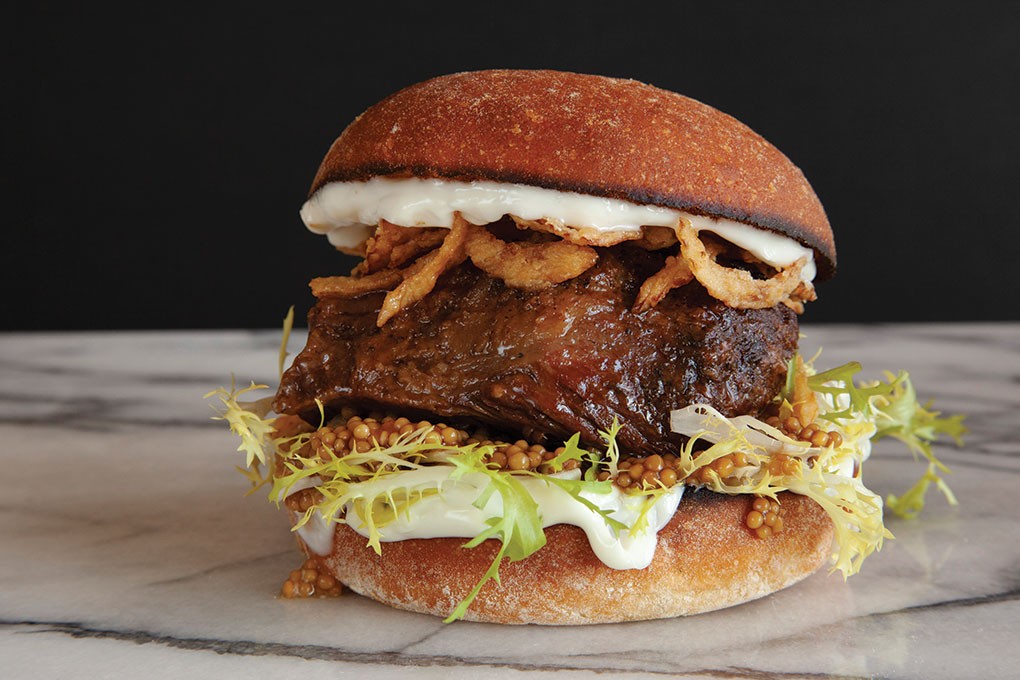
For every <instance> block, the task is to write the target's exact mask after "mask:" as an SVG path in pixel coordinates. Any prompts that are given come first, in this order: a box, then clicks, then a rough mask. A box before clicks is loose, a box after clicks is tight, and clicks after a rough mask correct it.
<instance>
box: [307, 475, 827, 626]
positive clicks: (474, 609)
mask: <svg viewBox="0 0 1020 680" xmlns="http://www.w3.org/2000/svg"><path fill="white" fill-rule="evenodd" d="M753 500H754V497H752V496H746V495H745V496H726V495H723V494H717V493H712V492H709V491H688V492H687V493H686V494H684V497H683V499H682V500H681V502H680V506H679V507H678V508H677V511H676V514H675V515H674V516H673V518H672V519H671V520H670V521H669V523H668V524H667V525H666V526H665V527H664V528H663V529H662V531H660V532H659V543H658V548H657V549H656V552H655V558H654V559H653V560H652V563H651V565H649V566H648V567H647V568H645V569H625V570H616V569H610V568H609V567H607V566H606V565H605V564H603V563H602V562H601V561H599V559H598V558H597V557H596V556H595V554H594V553H593V552H592V550H591V547H590V546H589V545H588V539H587V537H586V536H585V534H584V532H583V531H581V530H580V529H579V528H577V527H574V526H569V525H564V524H558V525H555V526H552V527H549V528H548V529H546V537H547V539H548V541H547V543H546V545H545V547H543V548H542V549H541V550H539V551H538V552H536V553H535V554H533V555H531V556H530V557H528V558H527V559H524V560H521V561H519V562H509V561H506V560H504V562H503V564H502V565H501V566H500V569H499V575H500V583H498V584H497V583H495V582H493V581H489V582H488V583H487V584H486V585H485V586H484V587H483V588H482V589H481V592H480V593H479V594H478V597H477V598H475V600H474V602H472V603H471V606H470V607H469V608H468V610H467V614H466V615H465V617H464V618H466V619H468V620H471V621H487V622H492V623H539V624H552V625H569V624H588V623H612V622H619V621H636V620H644V619H661V618H669V617H674V616H684V615H688V614H698V613H701V612H707V611H712V610H714V609H722V608H723V607H729V606H732V605H735V604H740V603H742V602H747V601H749V600H753V599H756V598H759V597H762V596H764V595H767V594H769V593H772V592H775V591H777V590H780V589H782V588H785V587H786V586H789V585H791V584H793V583H796V582H797V581H800V580H801V579H803V578H805V577H806V576H808V575H809V574H811V573H812V572H814V571H815V570H816V569H818V567H820V566H821V565H822V564H823V563H824V562H825V561H826V559H827V558H828V556H829V554H830V547H831V543H832V533H833V530H832V522H831V521H830V520H829V518H828V516H827V515H826V514H825V511H824V510H822V508H821V507H820V506H819V505H818V504H817V503H815V502H814V501H812V500H811V499H809V498H806V497H804V496H799V495H797V494H792V493H782V494H779V501H780V503H781V504H782V508H783V510H782V513H783V514H782V516H783V523H784V526H785V529H784V530H783V531H782V532H780V533H778V534H775V535H773V536H771V537H769V538H765V539H760V538H757V537H756V536H755V535H754V533H753V532H752V531H750V530H749V529H748V528H747V527H746V525H745V524H744V517H745V516H746V515H747V513H748V512H749V511H750V510H751V504H752V502H753ZM464 543H466V539H462V538H431V539H412V540H406V541H399V542H393V543H383V544H382V555H381V556H380V555H377V554H376V553H375V552H374V551H373V550H372V549H371V548H369V547H367V546H366V539H365V538H364V537H363V536H361V535H359V534H357V533H356V532H355V531H354V530H353V529H351V528H350V527H348V526H346V525H339V526H337V531H336V533H335V537H334V539H333V552H332V553H330V554H329V555H328V556H326V557H325V558H324V561H325V562H326V564H327V565H328V566H329V568H330V569H331V571H332V572H333V575H334V576H335V577H336V578H337V580H339V581H340V582H342V583H343V584H344V585H346V586H347V587H348V588H350V589H351V590H354V591H355V592H357V593H360V594H362V595H364V596H366V597H370V598H372V599H373V600H378V601H379V602H383V603H385V604H388V605H391V606H393V607H397V608H400V609H407V610H410V611H413V612H420V613H425V614H433V615H436V616H444V617H445V616H448V615H449V614H450V613H451V612H452V611H453V610H454V609H455V608H456V607H457V605H458V604H459V603H460V601H461V600H463V599H464V598H465V597H466V596H467V595H468V593H469V592H470V591H471V589H472V588H473V587H474V585H475V584H476V583H478V581H479V579H481V577H482V575H483V574H484V573H485V572H486V570H487V569H488V568H489V565H490V564H491V563H492V560H493V558H494V557H495V554H496V552H497V550H498V549H499V543H498V542H497V541H495V540H488V541H486V542H485V543H483V544H482V545H480V546H478V547H476V548H469V549H468V548H464V547H462V546H463V545H464Z"/></svg>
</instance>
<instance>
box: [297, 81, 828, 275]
mask: <svg viewBox="0 0 1020 680" xmlns="http://www.w3.org/2000/svg"><path fill="white" fill-rule="evenodd" d="M382 175H392V176H415V177H424V178H449V179H457V180H462V181H471V180H491V181H497V182H511V183H520V184H528V185H534V186H539V187H544V188H548V189H555V190H561V191H574V192H579V193H585V194H593V195H597V196H608V197H613V198H619V199H624V200H629V201H633V202H636V203H647V204H652V205H661V206H667V207H672V208H678V209H682V210H686V211H688V212H692V213H696V214H704V215H711V216H716V217H725V218H729V219H733V220H737V221H740V222H745V223H748V224H753V225H755V226H758V227H761V228H764V229H769V230H772V231H777V232H781V233H783V234H786V235H788V236H790V237H792V238H794V239H796V240H797V241H800V242H801V243H803V244H805V245H807V246H810V247H811V248H813V249H814V250H815V251H816V260H817V261H818V264H819V277H820V278H822V279H824V278H829V277H830V276H831V275H832V274H833V273H834V272H835V268H836V250H835V245H834V243H833V237H832V230H831V228H830V227H829V221H828V218H827V217H826V215H825V211H824V209H823V208H822V204H821V202H820V201H819V200H818V197H817V196H816V195H815V193H814V191H813V190H812V188H811V185H810V184H808V181H807V180H806V179H805V178H804V175H803V173H802V172H801V171H800V169H798V168H797V166H795V165H794V164H793V163H792V162H791V161H790V160H789V159H788V158H787V157H786V156H784V155H783V154H782V153H781V152H780V151H779V150H778V149H776V148H775V147H774V146H772V145H771V144H769V143H768V142H767V141H765V140H764V139H763V138H762V137H761V136H760V135H758V134H757V133H755V132H754V131H753V130H751V129H750V128H748V127H747V126H745V125H744V124H743V123H740V122H739V121H737V120H736V119H734V118H732V117H730V116H728V115H726V114H724V113H721V112H720V111H717V110H716V109H714V108H712V107H710V106H707V105H705V104H702V103H701V102H698V101H695V100H693V99H690V98H688V97H684V96H682V95H679V94H676V93H674V92H669V91H666V90H662V89H659V88H656V87H653V86H651V85H646V84H644V83H640V82H637V81H634V80H621V79H617V78H607V77H603V76H593V75H582V74H577V73H564V72H559V71H515V70H494V71H474V72H466V73H456V74H452V75H447V76H441V77H439V78H434V79H432V80H428V81H425V82H422V83H418V84H416V85H412V86H410V87H408V88H405V89H403V90H401V91H399V92H397V93H395V94H393V95H391V96H389V97H387V98H386V99H384V100H383V101H381V102H379V103H378V104H376V105H375V106H373V107H371V108H369V109H368V110H367V111H365V112H364V113H363V114H362V115H361V116H359V117H358V118H357V119H356V120H355V121H354V122H353V123H351V125H350V126H348V128H347V129H346V130H344V132H343V134H342V135H340V137H339V138H338V139H337V140H336V141H335V142H334V143H333V145H332V147H331V148H330V150H329V152H328V154H327V155H326V158H325V159H324V160H323V162H322V165H321V166H320V167H319V171H318V173H317V174H316V176H315V180H314V181H313V183H312V188H311V193H312V194H314V193H315V192H316V191H317V190H318V189H319V188H320V187H322V186H323V185H324V184H327V183H329V182H335V181H356V180H365V179H369V178H371V177H375V176H382Z"/></svg>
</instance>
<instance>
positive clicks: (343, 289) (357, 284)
mask: <svg viewBox="0 0 1020 680" xmlns="http://www.w3.org/2000/svg"><path fill="white" fill-rule="evenodd" d="M403 279H404V273H403V272H402V271H400V270H399V269H384V270H383V271H381V272H376V273H374V274H369V275H368V276H324V277H321V278H317V279H312V280H311V281H309V282H308V286H309V287H310V288H311V289H312V295H314V296H315V297H317V298H322V297H343V298H353V297H358V296H359V295H365V294H366V293H376V292H378V291H380V290H390V289H391V288H393V286H395V285H397V284H398V283H400V282H401V281H402V280H403Z"/></svg>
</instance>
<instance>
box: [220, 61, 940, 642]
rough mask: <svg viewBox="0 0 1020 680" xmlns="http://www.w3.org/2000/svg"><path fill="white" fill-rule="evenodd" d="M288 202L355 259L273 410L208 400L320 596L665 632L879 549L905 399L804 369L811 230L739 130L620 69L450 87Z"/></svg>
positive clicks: (346, 149)
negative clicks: (288, 532)
mask: <svg viewBox="0 0 1020 680" xmlns="http://www.w3.org/2000/svg"><path fill="white" fill-rule="evenodd" d="M301 216H302V218H303V220H304V222H305V224H306V225H307V227H308V228H309V229H311V230H312V231H314V232H317V233H320V234H324V235H327V236H328V239H329V242H330V243H331V244H332V246H333V247H335V248H337V249H338V250H340V251H342V252H344V253H348V254H355V255H357V256H358V257H359V261H358V264H357V265H356V267H355V268H354V270H353V271H352V272H351V273H350V274H349V275H335V274H336V273H335V272H332V273H327V274H330V275H328V276H323V277H320V278H315V279H313V280H312V281H311V284H310V285H311V289H312V293H313V295H314V296H315V298H316V302H315V305H314V306H313V307H312V309H311V311H310V312H309V314H308V341H307V345H306V346H305V348H304V349H303V350H302V351H301V352H300V353H299V354H298V355H297V356H296V357H295V358H294V360H293V362H292V364H291V366H290V367H289V368H288V369H287V370H286V372H284V373H283V374H282V377H281V383H280V385H279V388H278V390H277V391H276V394H275V396H274V397H273V398H271V399H266V400H263V401H262V402H259V403H258V405H257V406H251V405H248V406H245V405H243V404H241V403H240V402H239V401H238V398H239V397H240V395H241V394H242V393H244V392H246V390H240V391H238V390H232V391H230V392H227V391H222V392H221V393H220V397H221V399H222V401H223V403H224V404H225V405H226V411H225V416H224V417H225V418H226V419H228V420H229V421H230V423H231V426H232V427H233V428H234V430H235V432H237V433H238V434H240V435H241V437H242V447H241V448H242V449H243V450H246V451H247V452H248V461H247V462H248V466H249V475H250V476H251V477H252V479H253V482H254V483H256V484H269V485H271V491H270V497H271V498H272V500H274V501H275V502H277V503H280V504H282V505H285V506H286V508H287V509H288V510H289V511H290V513H291V516H292V518H293V520H294V524H295V529H296V532H297V534H298V536H299V537H300V542H301V545H302V547H303V548H304V550H305V551H306V553H307V554H308V556H309V557H310V558H312V559H314V560H315V563H316V566H315V568H314V569H310V570H309V571H310V572H314V575H315V578H316V579H318V578H322V579H325V582H326V584H327V585H328V586H330V588H329V589H330V590H335V588H334V586H335V584H336V582H339V583H342V584H344V585H346V586H347V587H349V588H351V589H353V590H355V591H357V592H359V593H361V594H363V595H366V596H368V597H371V598H373V599H376V600H378V601H380V602H384V603H387V604H390V605H393V606H395V607H399V608H402V609H408V610H411V611H417V612H425V613H429V614H435V615H440V616H445V617H449V618H450V619H454V618H461V617H463V618H467V619H472V620H479V621H491V622H499V623H544V624H579V623H600V622H613V621H627V620H638V619H650V618H663V617H672V616H679V615H686V614H695V613H698V612H704V611H709V610H713V609H718V608H722V607H727V606H731V605H734V604H738V603H741V602H745V601H747V600H751V599H754V598H757V597H761V596H763V595H766V594H768V593H771V592H774V591H776V590H778V589H781V588H784V587H786V586H788V585H790V584H792V583H795V582H796V581H799V580H801V579H803V578H805V577H806V576H808V575H809V574H811V573H812V572H814V571H815V570H816V569H818V568H819V567H820V566H821V565H822V564H824V563H825V562H826V561H827V560H830V558H831V560H832V563H833V567H834V568H835V569H839V570H840V571H842V572H843V573H844V575H849V574H851V573H854V572H856V571H857V570H858V569H859V567H860V563H861V561H862V560H863V559H864V558H865V557H866V556H867V555H868V554H870V553H871V552H872V551H874V550H877V549H878V548H880V547H881V544H882V541H883V539H884V538H886V537H888V536H889V533H888V532H887V531H886V529H885V527H884V524H883V519H882V507H883V504H882V500H881V499H880V498H879V497H878V496H876V495H875V494H873V493H872V492H871V491H869V490H868V489H867V488H866V487H865V486H864V484H863V481H862V477H861V468H862V462H863V460H864V459H865V458H866V457H867V455H868V453H869V451H870V440H871V438H872V437H873V436H874V435H876V433H877V432H879V429H878V426H877V425H878V424H880V420H881V418H882V416H883V414H884V411H883V407H884V406H888V405H889V404H893V403H905V402H907V401H909V402H910V403H911V404H914V400H913V389H912V387H910V385H909V380H908V379H906V378H905V374H904V375H902V376H901V377H898V378H896V379H891V380H890V381H888V382H884V383H874V384H872V385H871V386H870V387H868V388H867V389H865V388H863V387H861V386H859V385H857V384H856V383H855V382H854V380H853V377H854V374H855V373H856V372H857V370H859V366H856V365H847V366H844V367H839V368H837V369H832V370H829V371H818V370H816V369H815V368H814V367H813V366H812V365H811V362H806V361H804V360H803V359H802V358H801V357H800V355H799V354H798V352H797V343H798V337H799V329H798V315H799V314H801V313H802V312H803V311H804V306H805V304H806V303H809V302H810V301H812V300H814V299H815V283H816V282H818V281H821V280H824V279H826V278H828V277H831V276H832V275H833V274H834V273H835V270H836V251H835V245H834V242H833V235H832V231H831V229H830V227H829V223H828V220H827V218H826V215H825V212H824V210H823V209H822V205H821V203H820V202H819V200H818V198H817V196H816V195H815V193H814V191H813V190H812V189H811V186H810V185H809V184H808V182H807V180H806V179H805V178H804V176H803V174H802V173H801V172H800V170H799V169H798V168H797V167H796V166H795V165H794V164H793V163H792V162H791V161H790V160H789V159H787V158H786V157H785V156H784V155H783V154H782V153H781V152H780V151H778V150H777V149H776V148H775V147H773V146H772V145H771V144H769V143H768V142H766V141H765V140H764V139H762V137H760V136H759V135H758V134H756V133H755V132H753V131H752V130H750V129H749V128H748V127H746V126H745V125H743V124H742V123H740V122H739V121H737V120H735V119H734V118H731V117H730V116H727V115H726V114H724V113H721V112H719V111H717V110H715V109H713V108H711V107H709V106H707V105H705V104H702V103H700V102H697V101H695V100H692V99H689V98H687V97H683V96H681V95H679V94H675V93H672V92H668V91H664V90H661V89H658V88H656V87H652V86H650V85H646V84H643V83H639V82H636V81H632V80H620V79H614V78H607V77H601V76H593V75H580V74H575V73H562V72H555V71H513V70H493V71H479V72H468V73H458V74H454V75H448V76H443V77H439V78H435V79H432V80H429V81H426V82H423V83H419V84H417V85H412V86H410V87H408V88H406V89H404V90H401V91H399V92H397V93H395V94H393V95H391V96H390V97H388V98H386V99H385V100H383V101H382V102H380V103H378V104H376V105H375V106H372V107H371V108H369V109H368V110H367V111H365V112H364V113H363V114H362V115H361V116H359V117H358V118H357V119H356V120H355V121H354V122H353V123H351V124H350V125H349V126H348V127H347V129H346V130H344V132H343V133H342V134H341V135H340V137H339V138H338V139H337V140H336V141H335V142H334V143H333V145H332V147H331V148H330V149H329V152H328V153H327V155H326V157H325V159H324V160H323V161H322V164H321V166H320V168H319V171H318V173H317V174H316V176H315V179H314V182H313V184H312V187H311V192H310V195H309V197H308V200H307V202H306V203H305V205H304V207H303V208H302V210H301ZM249 389H250V388H249ZM915 406H916V404H915ZM270 408H271V411H272V413H270ZM917 408H918V409H919V408H920V407H917ZM912 413H913V414H914V415H915V416H917V417H922V416H923V417H928V420H927V421H926V422H927V423H928V424H929V425H930V424H931V423H942V424H945V423H946V422H948V421H946V420H938V419H937V417H936V415H937V414H932V413H930V412H927V411H924V410H923V409H921V410H920V411H918V410H917V409H915V410H914V411H912ZM273 414H275V415H273ZM918 414H921V415H918ZM955 425H956V426H959V421H958V420H956V421H955ZM935 429H936V430H938V429H939V428H938V427H936V428H935ZM942 431H945V432H949V433H950V434H958V431H954V430H952V428H951V427H950V426H945V427H943V428H942ZM925 441H927V440H925ZM928 454H930V447H929V448H928ZM932 460H934V458H932ZM834 539H835V540H834ZM295 574H298V572H295ZM299 576H300V574H299ZM306 581H308V583H309V584H310V585H301V584H300V583H298V582H297V581H294V583H292V584H291V588H290V590H291V591H293V590H294V588H296V587H297V586H300V587H301V589H303V590H302V593H303V594H309V593H311V592H313V591H314V589H315V588H314V583H312V581H314V579H311V578H310V579H306ZM285 594H286V590H285Z"/></svg>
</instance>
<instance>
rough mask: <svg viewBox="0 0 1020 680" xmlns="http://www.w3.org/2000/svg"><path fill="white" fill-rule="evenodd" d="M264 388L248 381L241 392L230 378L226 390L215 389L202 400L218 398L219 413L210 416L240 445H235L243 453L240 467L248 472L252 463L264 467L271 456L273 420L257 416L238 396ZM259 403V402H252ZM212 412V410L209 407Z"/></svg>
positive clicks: (265, 386)
mask: <svg viewBox="0 0 1020 680" xmlns="http://www.w3.org/2000/svg"><path fill="white" fill-rule="evenodd" d="M267 387H268V385H257V384H255V382H254V381H252V383H251V385H249V386H248V387H245V388H243V389H240V390H239V389H237V388H236V385H235V382H234V379H233V377H231V379H230V389H229V390H227V389H226V388H223V387H221V388H219V389H216V390H213V391H211V392H208V393H207V394H205V396H203V397H202V398H203V399H209V398H210V397H218V398H219V400H220V404H221V405H222V407H223V408H222V410H220V411H218V412H219V415H217V416H213V420H225V421H226V422H227V424H228V425H229V426H230V431H231V432H233V433H234V434H235V435H236V436H237V437H238V438H240V440H241V443H240V444H239V445H238V446H237V450H238V451H244V454H245V459H244V461H245V462H244V465H245V468H246V469H251V468H252V467H253V463H255V461H258V464H259V465H264V466H268V465H269V461H270V460H271V456H272V454H273V450H274V445H273V443H272V441H271V440H272V437H271V434H272V431H273V421H272V420H268V419H266V418H264V417H263V416H265V412H263V413H259V412H258V410H257V409H253V408H251V406H252V405H251V404H245V403H243V402H241V401H240V397H241V396H243V395H245V394H247V393H249V392H254V391H255V390H264V389H266V388H267ZM256 403H259V402H256ZM213 409H214V410H216V407H215V406H214V407H213Z"/></svg>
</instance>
